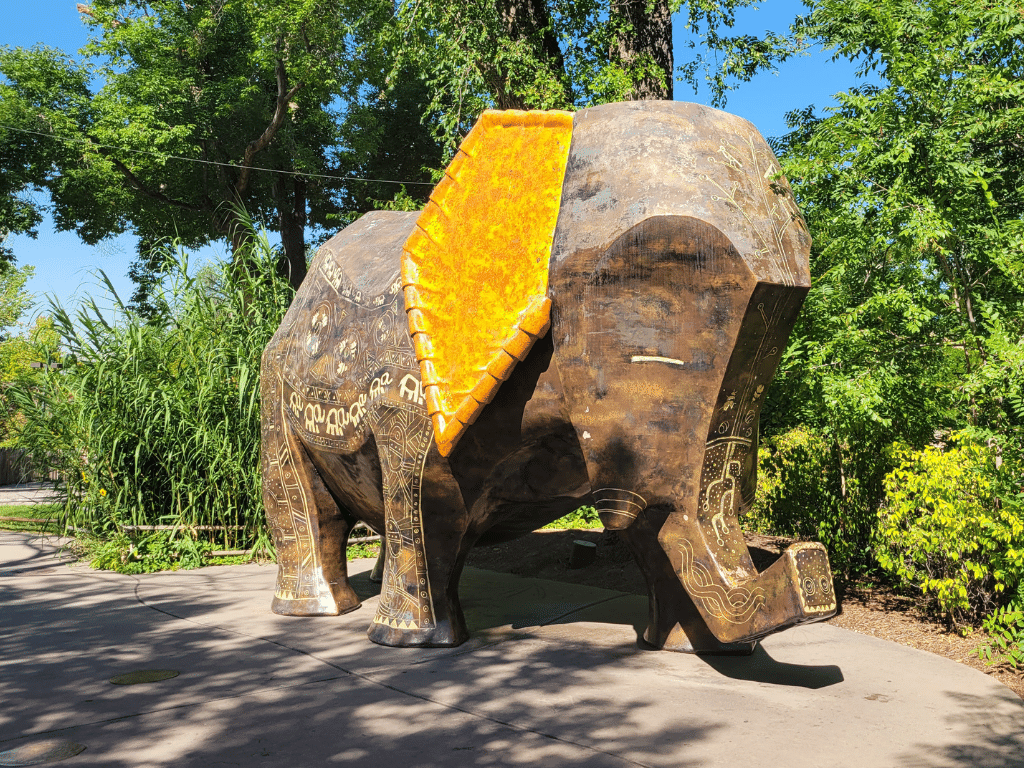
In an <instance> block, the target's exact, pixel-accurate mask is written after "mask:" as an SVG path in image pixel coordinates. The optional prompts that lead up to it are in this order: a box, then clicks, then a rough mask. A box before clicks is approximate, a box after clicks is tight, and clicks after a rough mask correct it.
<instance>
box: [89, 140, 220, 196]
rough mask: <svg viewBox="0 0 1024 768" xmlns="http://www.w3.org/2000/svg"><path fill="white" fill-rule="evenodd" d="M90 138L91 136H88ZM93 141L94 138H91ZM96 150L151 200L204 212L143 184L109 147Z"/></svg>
mask: <svg viewBox="0 0 1024 768" xmlns="http://www.w3.org/2000/svg"><path fill="white" fill-rule="evenodd" d="M90 138H92V137H91V136H90ZM93 141H96V140H95V139H93ZM97 143H98V142H97ZM98 151H99V153H100V154H101V155H103V156H104V157H105V158H107V159H108V160H109V161H110V162H111V163H113V164H114V167H115V168H117V170H118V171H120V172H121V175H122V176H124V177H125V179H126V180H127V181H128V183H129V184H131V185H132V186H133V187H135V189H137V190H138V191H139V192H141V193H142V194H144V195H145V196H146V197H148V198H150V199H152V200H158V201H160V202H161V203H166V204H167V205H173V206H174V207H176V208H184V209H185V210H186V211H193V212H195V213H205V212H206V211H207V209H206V208H204V207H203V206H200V205H195V204H193V203H186V202H185V201H184V200H176V199H175V198H173V197H168V196H167V195H165V194H164V193H163V192H154V191H153V190H152V189H150V188H149V187H147V186H146V185H145V184H143V183H142V181H141V180H140V179H139V177H138V176H136V175H135V174H134V173H132V172H131V169H130V168H129V167H128V166H127V165H125V164H124V163H122V162H121V161H120V160H118V159H117V158H116V157H114V156H113V155H112V154H111V153H110V150H109V149H106V148H104V147H99V148H98Z"/></svg>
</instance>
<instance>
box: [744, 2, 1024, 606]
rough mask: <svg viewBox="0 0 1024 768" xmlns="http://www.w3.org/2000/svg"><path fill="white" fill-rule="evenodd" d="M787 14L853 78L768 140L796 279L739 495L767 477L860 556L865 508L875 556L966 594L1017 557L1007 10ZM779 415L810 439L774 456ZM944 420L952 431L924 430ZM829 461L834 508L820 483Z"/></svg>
mask: <svg viewBox="0 0 1024 768" xmlns="http://www.w3.org/2000/svg"><path fill="white" fill-rule="evenodd" d="M798 33H799V34H801V35H804V36H806V37H807V39H809V40H814V41H817V42H818V43H821V44H823V45H824V46H825V47H826V48H830V49H831V50H833V51H834V52H835V55H836V56H837V57H838V56H843V57H847V58H850V59H854V60H856V61H858V62H859V63H860V64H861V74H862V76H863V81H862V83H861V84H860V85H859V86H858V87H855V88H849V89H847V90H845V91H842V92H840V93H838V94H837V95H836V99H837V101H838V106H837V107H834V108H831V109H828V110H826V111H825V113H824V114H818V113H816V112H815V110H814V109H813V107H808V108H807V109H804V110H798V111H795V112H793V113H791V114H790V115H788V122H789V125H790V128H791V129H792V130H791V132H790V133H789V134H788V135H787V136H785V137H783V138H782V139H779V140H773V147H774V148H775V150H776V152H777V154H779V156H780V161H781V163H782V168H783V171H784V172H785V174H786V176H787V177H788V178H789V181H790V183H791V185H792V187H793V191H794V193H795V195H796V197H797V200H798V202H799V204H800V206H801V209H802V210H803V212H804V215H805V217H806V219H807V223H808V227H809V229H810V232H811V235H812V237H813V239H814V245H813V248H812V252H811V274H812V285H813V287H812V289H811V291H810V293H809V294H808V297H807V301H806V303H805V305H804V309H803V311H802V313H801V316H800V320H799V322H798V325H797V327H796V328H795V330H794V332H793V336H792V339H791V343H790V347H789V349H788V350H787V351H786V355H785V357H784V359H783V361H782V363H781V365H780V369H779V374H778V376H777V378H776V383H775V385H774V386H773V388H772V389H771V390H770V394H769V402H768V404H766V407H765V410H764V413H763V421H762V429H763V433H764V434H765V435H766V436H767V438H768V457H767V461H762V468H763V469H765V468H767V470H768V471H767V473H766V474H767V475H768V477H769V480H770V481H771V479H772V478H781V482H782V485H781V486H780V487H781V490H778V489H773V488H768V489H766V490H765V491H764V492H763V493H762V494H761V497H760V498H761V501H760V502H759V503H761V504H763V505H766V506H763V507H759V508H758V509H757V510H755V517H757V516H758V515H760V516H761V518H762V519H763V520H764V523H763V524H765V525H772V524H777V523H778V517H779V513H778V512H777V511H776V510H778V509H779V506H778V504H779V499H780V498H782V497H781V496H780V495H779V494H780V493H781V494H784V495H791V496H796V497H802V498H803V501H802V503H803V504H806V505H808V512H807V514H808V515H809V517H810V518H811V519H818V516H820V515H824V516H826V517H828V518H830V519H833V520H835V521H836V524H835V525H831V526H826V530H825V531H824V533H825V534H826V535H827V534H828V533H829V531H837V532H840V534H841V536H842V537H847V541H848V543H849V544H850V546H851V547H852V549H853V550H854V551H855V552H864V553H865V555H864V556H863V557H861V556H860V555H858V556H857V557H856V558H855V560H854V561H855V562H859V563H860V565H858V566H857V567H859V568H863V567H871V560H870V557H869V555H870V551H869V550H868V548H869V546H870V544H871V542H872V537H873V533H872V532H873V531H874V530H875V528H876V527H877V526H880V529H879V533H878V535H879V536H880V537H881V542H882V543H881V544H880V545H879V548H878V549H877V551H876V552H877V555H878V558H879V560H880V561H881V563H882V565H883V566H884V567H885V569H886V570H887V572H888V573H890V574H892V575H894V576H898V577H899V578H901V579H905V580H907V582H908V583H912V584H916V585H919V586H920V585H927V589H928V594H929V595H931V596H933V597H934V598H935V599H936V600H937V601H938V603H937V604H938V605H939V606H940V607H941V609H942V610H943V611H947V612H948V613H949V615H950V617H951V619H955V620H959V619H960V618H962V617H966V616H978V615H981V614H983V613H984V612H985V611H987V610H991V608H992V607H993V605H994V604H995V603H996V602H998V601H1000V600H1004V599H1005V597H1004V592H1000V591H999V590H1000V589H1004V590H1009V589H1011V588H1012V585H1013V584H1015V583H1016V581H1017V579H1018V578H1019V576H1018V573H1017V569H1018V565H1017V564H1016V560H1017V558H1018V554H1017V553H1018V551H1019V546H1018V545H1019V543H1020V542H1019V540H1018V534H1017V533H1016V532H1015V530H1016V528H1015V526H1016V525H1017V522H1016V521H1017V519H1018V518H1019V515H1020V512H1019V510H1020V504H1019V502H1018V501H1014V499H1016V498H1017V494H1018V493H1019V491H1020V487H1021V482H1020V471H1019V467H1020V466H1021V463H1020V461H1019V458H1017V457H1019V456H1020V455H1021V453H1022V445H1024V441H1022V435H1024V433H1022V431H1021V424H1022V422H1021V421H1020V420H1019V418H1018V415H1019V414H1018V410H1019V409H1018V408H1017V406H1016V404H1017V403H1018V402H1020V401H1021V400H1022V392H1024V389H1022V386H1024V375H1022V370H1024V302H1021V296H1022V290H1024V215H1022V214H1024V177H1022V175H1021V173H1022V169H1024V145H1022V144H1021V142H1020V140H1019V137H1020V135H1021V131H1022V129H1024V98H1022V97H1024V79H1022V74H1024V46H1022V45H1021V39H1022V33H1024V17H1022V16H1021V14H1020V12H1019V8H1018V5H1017V4H1016V3H1012V2H1010V1H1009V0H997V2H995V3H989V4H982V5H978V4H962V3H956V2H952V0H925V1H924V2H917V1H916V0H870V1H869V0H819V1H818V2H815V3H814V4H813V5H812V6H811V13H810V14H809V16H808V17H806V18H805V19H803V20H802V22H801V25H800V27H799V29H798ZM871 78H873V81H872V80H871ZM794 429H799V430H804V431H806V432H808V433H811V434H813V435H816V436H818V437H819V438H820V439H821V442H820V444H818V445H817V446H813V447H811V448H809V449H808V450H805V451H803V453H799V454H793V456H792V459H791V460H783V459H784V458H785V455H786V450H787V449H786V448H785V447H784V443H785V440H787V439H788V437H787V436H788V435H790V434H791V431H792V430H794ZM951 431H960V432H962V440H961V444H960V445H958V446H957V448H956V449H954V450H953V451H949V452H943V451H942V450H939V449H938V448H935V447H931V448H928V447H926V446H929V444H931V443H934V441H935V440H936V435H941V434H948V433H949V432H951ZM780 440H782V441H783V442H782V443H780V442H779V441H780ZM894 445H899V446H904V447H903V448H902V449H901V451H900V452H899V453H898V454H894V453H893V451H892V450H891V446H894ZM958 461H962V462H964V464H963V466H960V465H958V464H957V462H958ZM780 462H781V463H780ZM1000 462H1002V464H1000ZM897 464H901V466H899V467H897V466H896V465H897ZM893 470H895V471H893ZM890 472H892V474H889V473H890ZM808 475H809V477H808ZM887 475H888V477H886V476H887ZM837 477H838V481H837ZM844 477H845V487H846V496H847V497H848V496H849V494H850V491H851V489H852V490H853V494H854V496H855V498H856V503H855V504H854V506H853V508H852V509H850V508H849V507H848V506H847V505H846V503H845V502H843V503H838V502H836V499H838V498H839V497H840V496H842V495H843V494H841V493H837V487H841V486H840V483H839V481H842V480H843V478H844ZM812 478H813V479H812ZM883 479H884V485H883ZM1014 483H1016V485H1014ZM808 484H810V485H812V486H813V487H812V489H811V490H810V491H806V492H805V490H804V488H805V486H807V485H808ZM812 491H813V492H812ZM926 498H927V500H925V499H926ZM883 499H885V502H884V508H883V510H882V517H881V519H880V520H879V519H876V520H873V519H872V518H873V514H872V509H873V508H877V507H878V506H879V505H880V504H881V503H882V501H883ZM796 514H797V513H796V511H795V510H794V512H793V515H794V516H795V515H796ZM786 520H788V513H787V515H784V516H783V522H785V521H786ZM840 521H843V524H845V525H848V526H852V538H849V537H848V534H849V532H843V531H842V526H841V525H839V522H840ZM783 528H785V530H779V531H777V532H780V533H786V532H789V533H800V534H801V535H805V534H806V535H810V534H811V533H812V532H811V531H808V530H807V527H806V526H804V527H803V528H801V527H800V526H799V525H797V524H795V523H794V524H789V523H786V524H785V525H783ZM854 542H856V543H855V544H854ZM1011 542H1012V543H1011ZM830 549H832V545H830ZM839 549H842V548H839Z"/></svg>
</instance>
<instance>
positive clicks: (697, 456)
mask: <svg viewBox="0 0 1024 768" xmlns="http://www.w3.org/2000/svg"><path fill="white" fill-rule="evenodd" d="M481 126H482V127H481ZM488 131H490V132H491V135H492V137H493V136H495V135H498V136H499V139H500V140H499V139H495V138H491V139H490V140H489V141H483V140H482V139H481V136H483V135H484V134H486V133H487V132H488ZM488 152H489V153H490V154H489V155H488ZM474 174H475V175H474ZM467 189H469V190H473V189H476V191H475V192H474V193H472V194H468V195H467V194H466V193H465V190H467ZM481 190H482V191H481ZM458 222H472V224H469V223H467V224H465V225H462V224H459V223H458ZM809 250H810V236H809V234H808V232H807V228H806V225H805V223H804V221H803V219H802V218H801V216H800V214H799V211H798V210H797V207H796V205H795V203H794V201H793V196H792V193H791V191H790V189H789V186H788V184H787V182H786V180H785V179H784V178H782V177H781V174H780V172H779V168H778V165H777V163H776V160H775V157H774V156H773V154H772V152H771V150H770V148H769V147H768V145H767V144H766V143H765V141H764V139H763V138H762V137H761V136H760V134H759V133H758V132H757V130H756V129H755V128H754V127H753V126H752V125H750V124H749V123H748V122H746V121H745V120H743V119H741V118H738V117H734V116H731V115H727V114H725V113H723V112H720V111H717V110H713V109H708V108H705V107H702V106H699V105H694V104H684V103H678V102H632V103H626V104H611V105H605V106H601V107H595V108H592V109H587V110H583V111H581V112H578V113H576V114H575V115H569V114H568V113H515V112H507V113H488V115H485V117H484V118H483V119H482V121H481V124H479V125H478V127H477V128H476V129H474V132H473V133H471V134H470V136H469V137H468V138H467V140H466V142H465V143H464V144H463V146H462V148H461V149H460V153H459V156H458V157H457V158H456V160H455V162H454V163H453V164H452V166H451V167H450V168H449V170H448V172H447V178H446V179H445V180H444V181H442V183H441V184H440V185H439V186H438V188H437V190H435V193H434V195H433V196H432V198H431V203H430V204H429V205H428V207H427V209H426V210H425V212H424V213H423V215H422V216H421V217H420V220H419V222H418V225H417V229H416V231H415V232H414V233H413V235H412V236H410V238H409V239H408V241H407V242H406V246H405V252H404V255H403V267H402V277H403V281H402V282H403V287H404V291H405V301H406V311H407V313H408V318H409V326H410V333H411V334H412V337H413V341H414V345H415V349H416V354H417V359H418V360H419V361H420V365H421V373H422V379H423V385H424V389H425V391H426V402H427V408H428V411H429V412H430V413H431V416H432V418H433V423H434V428H435V437H436V439H437V443H438V446H439V448H440V449H441V452H442V453H443V454H445V455H447V454H448V452H450V451H451V449H452V446H453V445H454V444H455V443H456V442H457V441H458V439H459V437H460V436H461V434H462V433H463V432H464V431H465V429H466V428H467V427H468V426H469V425H471V424H472V423H473V420H474V419H475V418H476V415H477V414H478V413H479V412H480V410H481V409H482V408H483V407H484V406H485V405H486V404H487V403H488V402H489V401H490V398H491V397H493V394H494V391H495V389H496V387H497V386H498V385H499V384H500V382H501V381H503V380H505V379H507V378H508V376H509V372H510V371H511V369H512V368H513V367H514V366H515V364H516V362H517V361H518V360H522V359H523V358H524V357H525V355H526V353H527V351H528V350H529V348H530V346H531V344H532V343H533V342H534V341H535V340H536V339H537V338H539V337H542V336H543V335H544V334H545V333H546V332H547V331H548V328H549V327H550V333H551V334H552V345H553V348H554V353H553V361H554V364H555V366H556V367H557V372H558V376H559V378H560V380H561V384H562V389H563V392H564V407H565V410H566V412H567V415H568V418H569V420H570V421H571V423H572V426H573V427H574V428H575V431H576V435H577V438H578V440H579V446H580V450H581V452H582V456H583V460H584V462H585V465H586V471H587V475H588V477H589V480H590V486H591V489H592V494H593V499H594V503H595V506H596V507H597V508H598V510H599V512H600V514H601V517H602V520H603V521H604V523H605V525H606V527H607V528H611V529H619V530H622V531H625V532H630V531H640V530H643V531H646V532H648V534H649V535H647V536H646V537H645V536H644V535H640V534H636V535H635V536H634V548H635V549H636V550H638V554H639V556H640V557H641V559H655V560H656V559H659V558H660V559H661V560H662V561H664V564H665V567H664V568H663V569H662V571H665V572H667V571H668V569H670V570H671V578H673V579H675V580H676V582H677V583H678V584H679V586H680V587H681V588H683V589H685V595H684V594H683V593H682V592H679V591H678V590H677V592H678V596H677V597H675V598H668V597H666V596H665V595H666V594H667V593H666V592H665V591H664V590H663V589H656V588H655V587H654V586H653V583H654V582H655V581H658V580H659V579H662V578H663V576H662V575H659V574H660V573H661V571H658V569H657V568H654V567H653V566H651V567H650V568H648V569H647V570H648V578H649V580H650V581H651V582H652V615H654V618H653V620H652V626H651V629H649V630H648V639H649V640H650V641H651V642H654V643H656V644H658V645H665V644H669V645H671V644H672V643H673V642H676V641H675V640H673V638H674V637H676V636H677V635H679V633H682V635H687V636H692V634H693V632H692V631H691V630H687V627H686V624H687V622H688V621H690V619H687V618H685V616H684V614H687V612H689V613H690V614H693V612H694V610H695V611H696V615H697V616H699V620H700V621H701V622H703V623H704V624H705V625H706V627H707V628H710V630H711V632H712V633H713V634H714V636H715V637H716V638H717V640H718V641H720V642H722V643H746V642H749V641H751V640H753V639H756V638H758V637H762V636H764V635H766V634H768V633H770V632H774V631H778V630H779V629H782V628H784V627H786V626H791V625H793V624H797V623H802V622H807V621H816V620H820V619H823V618H827V617H828V616H830V615H832V614H833V613H834V612H835V609H836V602H835V595H834V592H833V588H832V579H831V572H830V569H829V564H828V557H827V554H826V552H825V550H824V548H823V547H822V546H821V545H820V544H814V543H803V544H797V545H794V546H793V547H791V548H790V549H789V550H787V552H786V553H785V554H784V556H783V557H782V558H780V560H779V561H778V562H776V563H775V564H774V565H773V566H772V567H771V568H769V569H768V570H766V571H765V572H764V573H758V571H757V570H756V568H755V567H754V565H753V562H752V561H751V558H750V555H749V553H748V551H747V548H746V546H745V543H744V539H743V535H742V532H741V531H740V528H739V523H738V514H739V513H740V512H741V511H742V510H743V509H744V508H746V507H747V506H749V504H750V503H751V501H752V498H753V492H754V488H755V483H756V458H757V439H758V417H759V413H760V409H761V405H762V404H763V402H764V399H765V391H766V389H767V387H768V385H769V383H770V382H771V379H772V377H773V376H774V374H775V370H776V367H777V365H778V361H779V359H780V357H781V353H782V350H783V349H784V347H785V344H786V340H787V337H788V335H789V332H790V329H791V328H792V326H793V323H794V322H795V318H796V315H797V312H798V311H799V308H800V305H801V303H802V301H803V298H804V296H805V295H806V292H807V290H808V288H809V286H810V278H809V269H808V254H809ZM481 292H485V293H486V294H487V296H488V297H489V298H488V299H487V300H486V301H480V300H477V301H467V300H466V295H467V294H468V295H474V296H477V297H479V294H480V293H481ZM467 307H468V309H467ZM645 541H646V542H648V543H647V544H645V543H644V542H645ZM655 545H656V546H657V547H658V551H654V550H653V549H652V547H653V546H655ZM666 578H667V577H666ZM659 595H660V597H659ZM659 601H660V603H661V604H660V605H659V604H657V603H659ZM672 602H675V603H678V605H674V606H673V605H668V604H667V603H672ZM696 620H697V619H696V618H694V619H693V621H696ZM691 624H692V622H691ZM685 642H686V640H685V638H683V639H680V640H679V641H678V643H679V644H681V645H684V644H685Z"/></svg>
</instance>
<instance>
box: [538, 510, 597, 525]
mask: <svg viewBox="0 0 1024 768" xmlns="http://www.w3.org/2000/svg"><path fill="white" fill-rule="evenodd" d="M602 525H603V523H602V522H601V518H600V517H598V515H597V510H596V509H594V508H593V507H580V508H579V509H576V510H574V511H572V512H570V513H569V514H568V515H564V516H563V517H560V518H558V519H557V520H553V521H552V522H550V523H548V524H547V525H545V526H544V527H545V528H559V529H561V528H580V529H585V528H600V527H602Z"/></svg>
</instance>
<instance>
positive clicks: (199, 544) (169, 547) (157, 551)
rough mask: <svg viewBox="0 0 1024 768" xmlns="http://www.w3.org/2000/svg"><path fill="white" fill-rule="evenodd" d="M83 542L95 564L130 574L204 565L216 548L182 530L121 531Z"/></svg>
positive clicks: (92, 562) (93, 564)
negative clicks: (131, 533)
mask: <svg viewBox="0 0 1024 768" xmlns="http://www.w3.org/2000/svg"><path fill="white" fill-rule="evenodd" d="M175 534H176V535H175ZM80 544H81V549H82V550H83V554H84V555H85V557H86V558H87V559H88V560H89V565H91V566H92V567H93V568H98V569H100V570H104V571H116V572H117V573H129V574H138V573H152V572H153V571H177V570H187V569H190V568H201V567H202V566H204V565H207V564H208V562H207V560H206V559H205V554H206V553H207V552H210V551H212V550H213V547H212V545H211V544H210V542H208V541H204V540H202V539H197V538H195V537H193V536H190V535H188V534H187V533H185V532H182V531H178V532H172V531H154V532H153V533H150V534H144V535H142V536H136V537H131V536H128V535H127V534H124V533H118V534H115V535H114V536H113V537H112V538H110V539H108V540H101V539H93V538H83V539H80Z"/></svg>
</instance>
